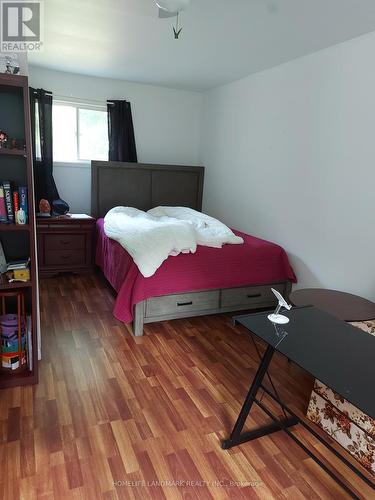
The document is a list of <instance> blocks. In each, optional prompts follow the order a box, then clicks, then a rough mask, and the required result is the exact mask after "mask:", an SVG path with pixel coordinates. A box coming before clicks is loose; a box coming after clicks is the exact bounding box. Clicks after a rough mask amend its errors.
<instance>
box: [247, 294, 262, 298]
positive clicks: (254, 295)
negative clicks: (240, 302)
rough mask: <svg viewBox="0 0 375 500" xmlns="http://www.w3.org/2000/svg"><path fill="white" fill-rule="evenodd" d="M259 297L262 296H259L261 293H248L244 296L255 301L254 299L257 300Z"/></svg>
mask: <svg viewBox="0 0 375 500" xmlns="http://www.w3.org/2000/svg"><path fill="white" fill-rule="evenodd" d="M261 296H262V294H261V293H253V294H251V293H249V294H248V295H246V297H247V298H248V299H255V298H257V297H261Z"/></svg>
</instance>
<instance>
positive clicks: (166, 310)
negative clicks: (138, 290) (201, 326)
mask: <svg viewBox="0 0 375 500" xmlns="http://www.w3.org/2000/svg"><path fill="white" fill-rule="evenodd" d="M219 305H220V291H219V290H209V291H206V292H195V293H180V294H176V295H167V296H164V297H155V298H153V299H148V300H147V301H146V311H145V317H146V318H156V317H158V316H168V315H171V314H172V315H176V317H178V316H181V317H183V316H184V315H185V314H187V313H194V312H199V311H206V310H211V309H218V308H219Z"/></svg>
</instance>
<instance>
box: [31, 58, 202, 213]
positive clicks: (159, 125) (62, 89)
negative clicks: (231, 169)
mask: <svg viewBox="0 0 375 500" xmlns="http://www.w3.org/2000/svg"><path fill="white" fill-rule="evenodd" d="M29 75H30V76H29V80H30V85H31V86H32V87H37V88H44V89H46V90H50V91H52V92H53V93H54V94H55V95H60V96H66V97H72V98H78V99H87V100H95V101H101V102H103V103H105V101H106V100H107V99H126V100H128V101H130V102H131V105H132V113H133V122H134V129H135V136H136V144H137V153H138V161H139V162H141V163H143V162H144V163H165V164H179V165H197V164H198V160H199V139H200V112H201V104H202V94H199V93H197V92H188V91H183V90H174V89H168V88H165V87H157V86H152V85H144V84H138V83H131V82H125V81H120V80H110V79H105V78H94V77H88V76H83V75H75V74H71V73H63V72H59V71H53V70H48V69H44V68H39V67H35V66H30V67H29ZM54 176H55V180H56V183H57V186H58V189H59V192H60V196H61V197H62V198H63V199H65V200H66V201H67V202H68V203H69V204H70V207H71V211H72V212H76V213H82V212H86V213H90V206H91V174H90V169H89V168H88V167H87V166H86V167H82V166H81V167H78V166H77V165H70V166H69V165H64V166H56V168H55V169H54Z"/></svg>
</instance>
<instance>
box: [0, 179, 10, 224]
mask: <svg viewBox="0 0 375 500" xmlns="http://www.w3.org/2000/svg"><path fill="white" fill-rule="evenodd" d="M0 222H8V217H7V209H6V207H5V199H4V188H3V186H0Z"/></svg>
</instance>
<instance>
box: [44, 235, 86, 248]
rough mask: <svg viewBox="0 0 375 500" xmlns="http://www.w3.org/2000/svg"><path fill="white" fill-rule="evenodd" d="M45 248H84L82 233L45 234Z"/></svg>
mask: <svg viewBox="0 0 375 500" xmlns="http://www.w3.org/2000/svg"><path fill="white" fill-rule="evenodd" d="M44 245H45V248H46V250H79V249H83V248H85V235H84V234H46V235H45V237H44Z"/></svg>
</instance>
